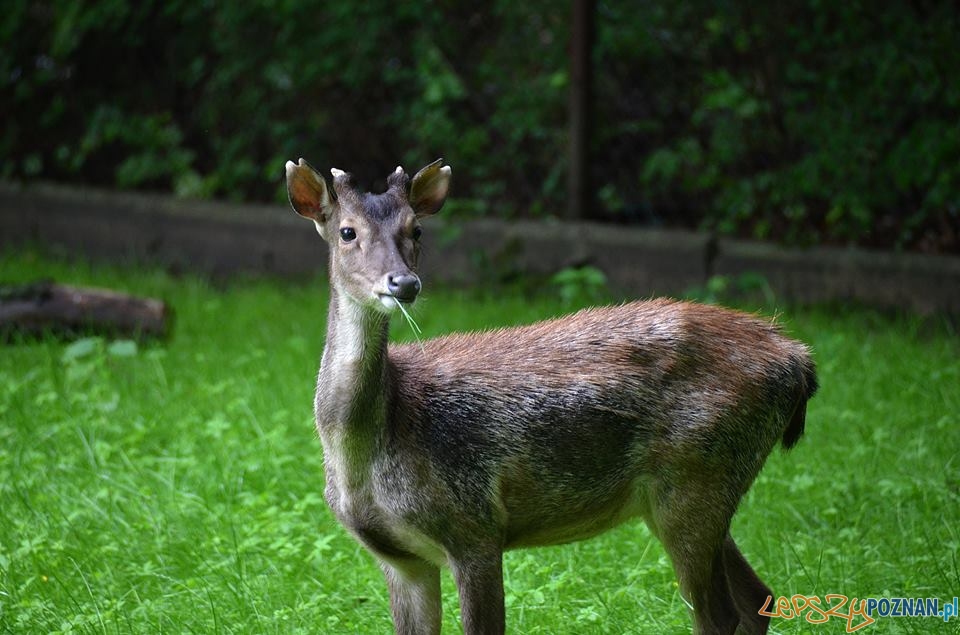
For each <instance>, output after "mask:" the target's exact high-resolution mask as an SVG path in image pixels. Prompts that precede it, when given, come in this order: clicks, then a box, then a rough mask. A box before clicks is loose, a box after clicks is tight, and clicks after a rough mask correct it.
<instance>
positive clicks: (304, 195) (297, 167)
mask: <svg viewBox="0 0 960 635" xmlns="http://www.w3.org/2000/svg"><path fill="white" fill-rule="evenodd" d="M287 196H288V197H289V198H290V206H291V207H293V210H294V211H295V212H296V213H297V214H300V215H301V216H303V217H304V218H309V219H310V220H312V221H314V222H315V223H317V226H318V227H319V226H322V225H323V224H324V223H325V222H327V218H328V217H329V216H330V205H331V201H330V194H329V192H328V190H327V183H326V181H324V180H323V177H322V176H320V174H319V173H318V172H317V171H316V170H314V169H313V166H312V165H310V164H309V163H307V162H306V161H304V160H303V159H302V158H301V159H300V162H299V163H294V162H293V161H287Z"/></svg>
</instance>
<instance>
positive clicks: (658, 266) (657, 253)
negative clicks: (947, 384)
mask: <svg viewBox="0 0 960 635" xmlns="http://www.w3.org/2000/svg"><path fill="white" fill-rule="evenodd" d="M426 229H427V232H426V238H425V240H426V244H427V245H428V247H427V249H426V250H425V251H426V257H425V259H424V262H423V266H422V272H423V275H424V277H425V278H426V279H427V280H440V281H444V282H448V283H454V284H474V283H478V282H481V281H482V280H483V279H484V278H485V277H487V276H489V275H494V276H504V275H509V274H511V273H528V274H530V273H532V274H550V273H553V272H555V271H557V270H560V269H562V268H564V267H569V266H579V265H584V264H590V265H593V266H595V267H598V268H599V269H601V270H602V271H604V272H605V273H606V275H607V278H608V280H609V282H610V284H611V286H612V287H613V288H614V289H616V290H617V291H619V292H622V293H625V294H629V295H634V296H649V295H654V294H665V295H670V294H672V295H677V294H681V293H683V292H685V291H687V290H688V289H690V288H691V287H695V286H700V285H703V284H705V282H706V281H707V279H708V278H709V277H710V276H713V275H726V276H738V275H740V274H742V273H746V272H755V273H759V274H761V275H763V276H765V277H766V279H767V281H768V282H769V284H770V287H771V289H772V291H773V292H774V293H775V294H776V295H777V297H779V298H783V299H786V300H791V301H797V302H801V303H813V302H823V301H846V300H856V301H859V302H863V303H867V304H872V305H876V306H880V307H903V308H909V309H912V310H914V311H917V312H920V313H924V314H928V313H933V312H947V313H953V314H960V258H957V257H951V256H925V255H919V254H896V253H886V252H875V251H864V250H854V249H835V248H815V249H804V250H800V249H783V248H780V247H777V246H773V245H769V244H764V243H755V242H748V241H739V240H727V239H720V240H713V239H711V238H710V237H708V236H706V235H701V234H696V233H690V232H680V231H664V230H650V229H639V228H627V227H618V226H609V225H598V224H590V223H569V224H567V223H555V222H553V223H551V222H547V221H544V222H533V221H518V222H510V221H501V220H474V221H469V222H465V223H447V222H446V221H445V220H444V219H443V214H442V213H441V214H440V216H438V217H437V218H433V219H430V221H428V223H427V224H426ZM30 242H33V243H37V244H43V245H56V246H58V247H60V248H63V249H66V250H68V251H70V252H73V253H77V254H80V255H83V256H84V257H88V258H91V259H95V260H110V261H116V260H134V261H138V262H148V263H157V264H161V265H164V266H167V267H171V268H174V269H185V270H196V271H201V272H205V273H208V274H211V275H215V276H223V275H230V274H232V273H235V272H241V271H256V272H266V273H272V274H279V275H297V274H309V273H313V272H316V271H318V270H321V269H323V268H324V267H325V262H326V248H325V245H324V243H323V241H322V240H320V238H319V236H317V234H316V232H315V231H314V230H313V227H312V225H311V224H310V223H309V222H308V221H305V220H303V219H301V218H299V217H298V216H297V215H296V214H294V213H293V212H292V211H291V210H289V209H288V208H286V207H285V206H282V205H241V204H233V203H222V202H201V201H186V200H178V199H175V198H171V197H168V196H158V195H146V194H122V193H115V192H106V191H101V190H92V189H80V188H72V187H64V186H56V185H47V184H34V185H30V186H28V187H24V186H20V185H18V184H12V183H0V245H17V244H25V243H30Z"/></svg>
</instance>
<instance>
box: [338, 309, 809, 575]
mask: <svg viewBox="0 0 960 635" xmlns="http://www.w3.org/2000/svg"><path fill="white" fill-rule="evenodd" d="M386 372H387V373H389V374H390V375H391V376H392V378H393V380H394V381H393V385H394V389H393V391H391V393H392V394H388V395H387V404H386V405H387V413H388V415H387V421H388V425H387V426H386V428H385V429H384V430H383V431H382V435H383V436H382V438H381V439H380V440H379V444H378V445H379V448H380V450H379V453H378V454H379V457H378V459H377V460H375V462H376V463H377V464H378V465H376V466H375V469H373V470H372V471H371V473H372V474H373V478H374V479H375V482H374V483H372V485H373V489H374V491H375V492H377V495H376V496H375V498H376V499H378V500H379V501H380V503H381V505H382V506H384V507H386V508H387V509H383V507H382V509H383V511H385V512H387V514H388V515H389V516H393V517H394V519H396V520H398V521H401V522H400V523H399V525H394V524H393V523H387V526H392V527H395V528H398V527H407V528H409V531H403V530H399V531H396V532H389V533H392V534H394V539H390V538H387V536H380V537H377V538H375V537H373V536H364V535H362V533H363V532H357V533H358V534H361V535H360V536H359V537H360V538H361V539H362V540H363V541H364V542H365V543H367V545H368V546H369V547H371V548H372V549H373V550H374V551H376V552H379V553H380V554H381V555H383V556H387V557H391V556H393V557H397V556H404V555H408V553H409V551H413V553H409V555H416V556H419V557H421V558H424V559H426V560H429V561H434V562H437V561H439V560H442V555H441V554H442V552H443V551H444V545H463V544H464V543H469V542H471V541H480V542H484V543H487V542H489V541H490V540H495V541H496V542H498V543H499V544H501V545H502V547H503V548H513V547H521V546H533V545H546V544H559V543H564V542H570V541H573V540H579V539H582V538H587V537H590V536H593V535H596V534H598V533H600V532H603V531H605V530H607V529H609V528H611V527H613V526H615V525H617V524H619V523H621V522H623V521H625V520H627V519H629V518H632V517H635V516H642V517H644V518H645V520H646V521H647V523H648V525H650V527H651V529H652V530H653V531H654V533H658V518H659V517H660V516H663V515H665V514H666V515H669V513H670V509H669V508H670V506H671V505H672V504H673V503H672V501H673V499H674V497H681V498H682V499H683V504H684V506H690V507H691V508H694V509H701V510H703V514H702V520H703V522H708V523H709V522H710V519H711V518H715V519H716V522H717V523H728V522H729V519H730V517H731V516H732V514H733V512H734V511H735V509H736V506H737V504H738V502H739V499H740V497H741V496H742V495H743V493H744V492H746V490H747V489H748V488H749V486H750V484H751V482H752V481H753V479H754V478H755V477H756V475H757V473H758V472H759V471H760V469H761V468H762V466H763V463H764V461H765V459H766V457H767V455H768V454H769V453H770V451H771V450H772V448H773V447H774V446H775V445H776V443H777V442H778V441H782V442H783V445H784V447H790V446H792V445H793V444H794V443H795V442H796V441H797V439H798V438H799V437H800V435H801V434H802V432H803V423H804V415H805V408H806V401H807V399H809V398H810V397H811V396H812V395H813V393H814V391H815V390H816V380H815V375H814V370H813V364H812V362H811V360H810V357H809V353H808V350H807V348H806V347H805V346H804V345H803V344H801V343H799V342H797V341H795V340H792V339H789V338H787V337H785V336H783V335H781V334H780V332H779V329H778V328H777V327H776V326H774V325H772V324H771V323H769V322H767V321H765V320H762V319H758V318H755V317H752V316H749V315H746V314H743V313H739V312H734V311H729V310H726V309H722V308H718V307H711V306H704V305H697V304H689V303H685V302H677V301H671V300H654V301H647V302H635V303H631V304H626V305H622V306H618V307H607V308H596V309H587V310H584V311H581V312H579V313H576V314H573V315H569V316H566V317H562V318H559V319H556V320H550V321H546V322H541V323H538V324H534V325H532V326H527V327H519V328H514V329H503V330H498V331H491V332H483V333H472V334H458V335H452V336H447V337H441V338H438V339H435V340H430V341H427V342H424V344H423V347H422V348H421V347H420V346H417V345H403V346H391V347H390V349H389V354H388V362H387V371H386ZM691 503H692V505H691ZM710 510H714V511H715V512H716V513H714V514H711V513H710ZM391 512H394V513H391ZM691 521H692V522H694V523H696V522H700V521H698V520H697V519H691ZM349 524H353V523H349ZM377 524H379V523H377ZM355 527H356V526H355ZM356 529H360V527H356ZM384 529H386V527H384ZM712 529H713V531H712V532H711V533H716V531H719V530H721V529H722V530H723V531H725V528H719V527H714V528H712ZM388 531H389V530H388ZM406 534H411V535H416V536H418V537H422V538H426V539H427V541H428V542H430V543H433V548H427V549H420V548H418V547H417V544H419V543H422V542H423V540H422V539H414V540H409V541H407V540H403V539H402V538H401V536H402V535H406ZM721 534H722V531H721ZM397 538H399V539H400V540H399V541H397V540H396V539H397ZM398 542H399V544H398ZM404 543H409V544H404ZM437 563H439V562H437Z"/></svg>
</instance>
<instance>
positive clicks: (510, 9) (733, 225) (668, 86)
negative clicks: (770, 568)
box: [0, 0, 960, 253]
mask: <svg viewBox="0 0 960 635" xmlns="http://www.w3.org/2000/svg"><path fill="white" fill-rule="evenodd" d="M5 9H6V10H5V12H4V14H3V15H2V17H0V33H2V36H3V41H4V42H5V45H4V47H3V48H2V49H0V114H2V116H3V119H4V121H5V122H6V126H5V128H4V131H3V134H2V135H0V153H2V156H4V157H5V158H6V160H5V161H3V163H2V167H0V176H3V177H7V178H18V179H30V178H45V179H55V180H63V181H75V182H85V183H92V184H97V185H106V186H115V187H121V188H146V189H160V190H167V191H174V192H176V193H177V194H179V195H182V196H192V197H225V198H233V199H253V200H271V199H275V200H281V199H282V198H283V192H282V182H281V179H282V172H283V170H282V166H283V163H284V161H286V160H287V159H289V158H296V157H298V156H304V157H307V158H309V159H310V160H311V161H312V162H313V163H314V164H315V165H318V166H324V167H329V166H331V165H336V166H340V167H343V168H346V169H349V170H352V171H354V172H355V174H356V176H357V177H358V179H359V180H360V181H361V183H364V184H366V185H367V186H368V187H371V188H376V187H378V186H382V184H383V180H384V178H385V175H386V174H388V173H389V172H390V171H391V170H392V168H393V167H394V166H395V165H396V163H395V162H396V161H397V160H398V159H399V160H400V161H401V162H402V163H403V164H404V165H405V166H406V167H407V168H408V169H410V170H414V169H416V168H417V167H419V166H420V165H423V164H425V163H427V162H429V161H430V160H432V159H434V158H436V157H438V156H444V157H445V158H446V159H447V161H448V162H449V163H451V164H452V165H454V166H455V168H456V171H457V175H456V179H457V184H456V187H457V196H456V198H455V199H454V201H452V207H455V208H456V209H454V210H453V213H455V214H460V215H463V214H496V215H500V216H507V217H511V216H516V215H527V216H538V215H549V214H552V213H557V212H559V211H560V210H562V209H564V207H565V201H564V175H565V171H566V165H567V163H566V149H565V148H566V138H567V131H566V107H567V90H568V87H569V76H568V71H567V67H568V60H567V48H568V41H569V35H570V28H569V7H568V6H567V5H566V3H555V2H548V1H547V0H533V1H531V2H524V3H519V2H506V1H503V0H498V1H497V2H495V3H493V4H492V6H489V7H487V8H485V9H483V10H481V9H477V8H474V7H473V5H471V4H469V3H462V2H454V1H452V0H439V1H438V2H435V3H426V4H424V3H404V2H390V1H387V0H371V1H369V2H363V3H355V2H349V1H347V0H325V1H323V2H321V1H319V0H312V1H308V2H276V1H272V2H265V1H261V2H251V3H197V2H183V1H182V0H180V1H176V0H174V1H170V2H163V3H160V2H142V3H127V2H124V1H120V0H99V1H96V2H87V3H75V2H66V1H64V0H48V1H46V2H43V1H41V2H37V1H28V0H11V2H8V3H7V4H6V5H5ZM596 16H597V38H596V46H595V55H594V62H595V63H594V70H595V86H596V88H595V115H596V116H595V126H594V134H593V137H592V138H593V149H592V152H593V161H592V163H591V168H590V171H591V174H590V177H591V178H590V182H591V183H592V184H593V186H594V187H593V188H592V191H593V194H594V198H595V200H596V205H595V206H594V207H593V208H592V209H591V210H590V211H589V214H590V215H591V216H593V217H595V218H599V219H606V220H612V221H618V222H634V223H648V224H661V225H675V226H686V227H701V228H705V229H708V230H710V231H716V232H721V233H732V234H739V235H749V236H755V237H759V238H771V239H777V240H781V241H786V242H793V243H813V242H833V243H857V244H864V245H872V246H882V247H903V248H913V249H921V250H927V251H942V252H954V253H957V252H960V126H957V123H956V122H957V121H960V83H958V82H956V81H954V77H953V75H954V69H956V68H958V67H960V48H958V47H957V46H956V45H955V33H957V31H958V27H960V23H958V22H960V19H958V14H957V12H956V11H955V9H954V7H953V4H952V3H949V2H944V1H940V2H937V1H932V2H914V3H894V4H889V3H888V4H886V5H884V7H883V10H882V11H880V12H878V11H877V10H875V9H872V8H864V7H862V6H860V5H859V4H858V3H839V4H838V3H824V2H821V1H820V0H791V1H788V2H782V3H773V4H770V3H766V4H764V3H760V4H757V3H751V2H744V1H740V2H734V3H722V4H720V5H718V4H716V3H713V2H707V1H706V0H695V1H693V2H685V3H682V4H679V5H678V4H676V3H634V2H627V1H626V0H610V1H607V2H603V3H599V4H598V6H597V9H596Z"/></svg>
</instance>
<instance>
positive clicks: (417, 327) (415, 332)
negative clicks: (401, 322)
mask: <svg viewBox="0 0 960 635" xmlns="http://www.w3.org/2000/svg"><path fill="white" fill-rule="evenodd" d="M393 301H394V303H395V304H396V305H397V308H399V309H400V313H402V314H403V319H405V320H406V321H407V324H409V325H410V330H411V331H413V336H414V337H415V338H416V339H417V344H419V345H420V352H422V353H425V352H426V351H425V350H424V349H423V340H421V339H420V336H421V335H422V334H423V331H422V330H420V325H418V324H417V323H416V321H415V320H414V319H413V318H412V317H411V316H410V313H409V312H407V309H406V308H405V307H404V306H403V302H400V300H397V299H396V298H394V299H393Z"/></svg>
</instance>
